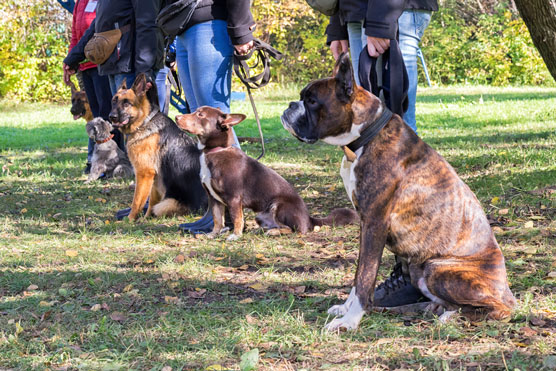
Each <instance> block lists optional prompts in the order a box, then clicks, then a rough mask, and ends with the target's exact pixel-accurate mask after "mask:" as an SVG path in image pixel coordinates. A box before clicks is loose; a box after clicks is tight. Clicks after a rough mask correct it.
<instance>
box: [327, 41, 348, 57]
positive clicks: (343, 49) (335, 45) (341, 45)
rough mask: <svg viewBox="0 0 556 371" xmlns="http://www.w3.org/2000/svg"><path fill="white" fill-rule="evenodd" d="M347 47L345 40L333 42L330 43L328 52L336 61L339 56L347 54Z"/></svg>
mask: <svg viewBox="0 0 556 371" xmlns="http://www.w3.org/2000/svg"><path fill="white" fill-rule="evenodd" d="M348 45H349V44H348V41H347V40H334V41H332V42H331V43H330V51H331V52H332V56H334V60H338V57H339V56H340V54H342V53H347V51H348Z"/></svg>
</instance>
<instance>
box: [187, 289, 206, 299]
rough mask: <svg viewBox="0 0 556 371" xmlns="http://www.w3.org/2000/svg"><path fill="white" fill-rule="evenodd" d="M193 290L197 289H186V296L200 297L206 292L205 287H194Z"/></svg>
mask: <svg viewBox="0 0 556 371" xmlns="http://www.w3.org/2000/svg"><path fill="white" fill-rule="evenodd" d="M195 290H198V291H188V292H187V296H189V297H190V298H193V299H201V298H202V297H203V296H205V293H206V292H207V290H206V289H195Z"/></svg>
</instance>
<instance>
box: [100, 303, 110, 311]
mask: <svg viewBox="0 0 556 371" xmlns="http://www.w3.org/2000/svg"><path fill="white" fill-rule="evenodd" d="M101 307H102V309H104V310H110V307H109V306H108V304H106V303H102V306H101Z"/></svg>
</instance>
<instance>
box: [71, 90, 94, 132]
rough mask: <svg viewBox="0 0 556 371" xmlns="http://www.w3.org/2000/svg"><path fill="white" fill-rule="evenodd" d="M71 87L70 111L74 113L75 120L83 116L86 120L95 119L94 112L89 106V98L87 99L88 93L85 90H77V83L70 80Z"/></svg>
mask: <svg viewBox="0 0 556 371" xmlns="http://www.w3.org/2000/svg"><path fill="white" fill-rule="evenodd" d="M70 87H71V108H70V112H71V114H72V115H73V119H74V120H78V119H80V118H83V119H84V120H85V121H86V122H89V121H91V120H92V119H93V112H92V111H91V107H90V106H89V100H88V99H87V94H85V91H83V90H77V88H76V87H75V84H74V83H73V82H71V81H70Z"/></svg>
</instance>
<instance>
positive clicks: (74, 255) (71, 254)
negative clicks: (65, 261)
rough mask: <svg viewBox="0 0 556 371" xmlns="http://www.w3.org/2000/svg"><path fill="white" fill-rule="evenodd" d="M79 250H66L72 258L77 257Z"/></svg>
mask: <svg viewBox="0 0 556 371" xmlns="http://www.w3.org/2000/svg"><path fill="white" fill-rule="evenodd" d="M77 254H78V252H77V251H76V250H66V255H67V256H69V257H70V258H75V257H76V256H77Z"/></svg>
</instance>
